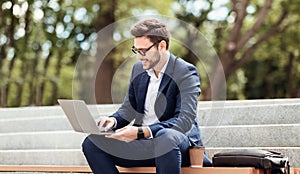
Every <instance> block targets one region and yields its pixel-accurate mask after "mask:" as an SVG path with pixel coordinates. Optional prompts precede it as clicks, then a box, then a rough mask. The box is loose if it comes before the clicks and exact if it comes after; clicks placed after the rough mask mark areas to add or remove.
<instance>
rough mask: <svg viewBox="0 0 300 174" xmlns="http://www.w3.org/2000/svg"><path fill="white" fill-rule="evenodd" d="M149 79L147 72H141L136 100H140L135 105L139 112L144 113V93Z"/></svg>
mask: <svg viewBox="0 0 300 174" xmlns="http://www.w3.org/2000/svg"><path fill="white" fill-rule="evenodd" d="M149 81H150V77H149V76H148V74H147V72H146V71H145V72H143V74H142V76H141V80H140V85H139V89H138V94H139V95H138V96H139V97H138V101H139V102H140V103H139V104H138V105H137V106H138V108H137V111H138V112H140V113H144V105H145V99H146V94H147V89H148V84H149Z"/></svg>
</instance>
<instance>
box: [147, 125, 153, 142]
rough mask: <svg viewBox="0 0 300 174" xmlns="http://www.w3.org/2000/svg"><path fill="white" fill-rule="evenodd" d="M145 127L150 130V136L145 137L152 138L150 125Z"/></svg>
mask: <svg viewBox="0 0 300 174" xmlns="http://www.w3.org/2000/svg"><path fill="white" fill-rule="evenodd" d="M146 128H147V129H148V130H149V132H150V137H148V138H147V139H153V134H152V131H151V129H150V127H149V126H147V127H146Z"/></svg>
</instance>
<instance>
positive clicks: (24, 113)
mask: <svg viewBox="0 0 300 174" xmlns="http://www.w3.org/2000/svg"><path fill="white" fill-rule="evenodd" d="M119 106H120V105H88V108H89V110H90V111H91V112H92V114H94V115H110V114H112V113H113V112H115V111H116V110H117V109H118V108H119ZM49 116H64V112H63V110H62V109H61V107H60V106H38V107H18V108H0V120H2V119H13V118H35V117H36V118H39V117H49Z"/></svg>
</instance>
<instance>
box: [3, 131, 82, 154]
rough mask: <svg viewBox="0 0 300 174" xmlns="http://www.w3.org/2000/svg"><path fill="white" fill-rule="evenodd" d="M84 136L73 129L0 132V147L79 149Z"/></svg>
mask: <svg viewBox="0 0 300 174" xmlns="http://www.w3.org/2000/svg"><path fill="white" fill-rule="evenodd" d="M86 136H87V134H83V133H76V132H73V131H46V132H19V133H6V134H0V139H1V141H0V149H1V150H24V149H74V148H75V149H80V148H81V143H82V141H83V140H84V138H85V137H86Z"/></svg>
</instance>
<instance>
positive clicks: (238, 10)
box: [178, 0, 299, 100]
mask: <svg viewBox="0 0 300 174" xmlns="http://www.w3.org/2000/svg"><path fill="white" fill-rule="evenodd" d="M179 2H180V3H181V5H182V6H183V7H189V6H190V5H189V3H191V4H195V3H197V2H202V3H204V4H206V5H205V6H204V7H205V8H204V9H203V8H200V9H195V8H184V11H183V12H180V13H179V14H180V15H178V16H179V17H180V18H182V19H184V20H188V21H189V22H191V23H192V24H194V25H195V26H196V27H198V28H199V29H200V30H202V31H207V30H213V31H214V33H213V35H214V36H213V37H212V42H213V43H214V45H215V48H216V50H217V52H218V54H219V57H220V60H221V64H216V65H215V66H214V67H212V68H211V69H212V71H211V72H208V73H211V77H212V78H211V79H210V80H211V82H212V83H211V84H210V85H208V86H207V88H206V89H204V92H203V93H204V95H203V98H204V99H206V100H209V99H211V97H212V96H211V91H212V90H214V91H217V92H216V93H215V94H214V95H216V96H217V97H218V95H220V94H219V93H218V91H220V86H221V84H222V83H224V82H223V81H222V80H221V77H222V74H223V73H224V74H225V77H226V79H227V87H228V88H227V90H228V91H229V92H228V97H229V98H231V99H236V98H244V97H249V98H252V97H251V96H249V95H245V94H243V93H244V91H243V90H244V88H243V87H240V85H244V86H245V83H246V82H247V77H244V75H245V72H244V70H245V69H247V67H243V65H244V64H245V62H247V61H249V59H250V60H253V58H254V56H253V55H254V53H256V51H257V50H259V49H260V48H262V47H263V45H264V44H266V43H270V42H269V41H271V39H272V38H274V37H276V36H278V35H279V34H280V35H283V34H286V33H285V31H286V30H287V29H288V28H289V27H291V26H295V25H296V24H297V23H299V13H298V12H297V11H296V10H295V9H298V7H299V3H296V2H295V1H272V0H266V1H264V2H261V1H255V0H252V1H250V0H241V1H238V0H232V1H231V2H230V3H229V2H228V3H225V4H223V5H222V6H218V7H214V6H217V5H215V4H217V3H219V2H218V1H208V0H207V1H205V0H202V1H194V0H191V1H179ZM222 8H223V9H224V8H225V9H227V10H225V11H224V12H222V10H220V9H222ZM197 10H198V11H197ZM214 11H217V12H219V13H221V12H222V13H223V16H224V17H223V18H222V17H220V18H218V19H213V18H211V17H210V14H212V13H215V12H214ZM182 14H183V15H182ZM197 15H198V16H197ZM202 18H204V19H203V20H200V19H202ZM291 18H292V19H291ZM199 21H200V22H199ZM202 21H205V22H202ZM294 31H297V30H294ZM287 36H288V35H284V36H282V37H283V38H282V39H284V40H287V38H285V37H287ZM297 42H299V39H295V40H294V41H293V43H291V42H287V43H286V44H284V46H286V47H287V46H289V45H294V44H295V43H297ZM270 44H271V43H270ZM273 46H274V45H273ZM273 49H274V48H273ZM291 50H292V52H299V48H297V47H294V46H293V48H291ZM297 50H298V51H297ZM277 51H278V52H281V51H282V50H280V49H279V50H277ZM278 52H277V53H278ZM260 53H261V52H260ZM293 54H294V53H293ZM267 56H268V57H272V55H271V54H268V55H267ZM285 59H287V58H286V57H285ZM293 59H294V58H293ZM266 68H267V67H266ZM292 70H295V69H292ZM250 71H251V70H250V69H249V68H248V69H247V72H249V73H250V74H252V73H253V74H255V72H253V71H251V72H250ZM249 73H247V75H248V74H249ZM231 78H232V79H231ZM256 78H257V76H256ZM236 80H242V81H243V83H242V84H239V82H237V81H236ZM273 80H274V79H273ZM232 83H235V84H232ZM249 83H252V81H251V82H250V81H249ZM281 83H284V81H282V82H281ZM297 83H298V82H297ZM247 89H249V88H247ZM256 90H257V89H256ZM248 94H249V93H248ZM260 97H262V96H260ZM266 97H268V96H265V97H264V98H266ZM269 97H271V96H269Z"/></svg>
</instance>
